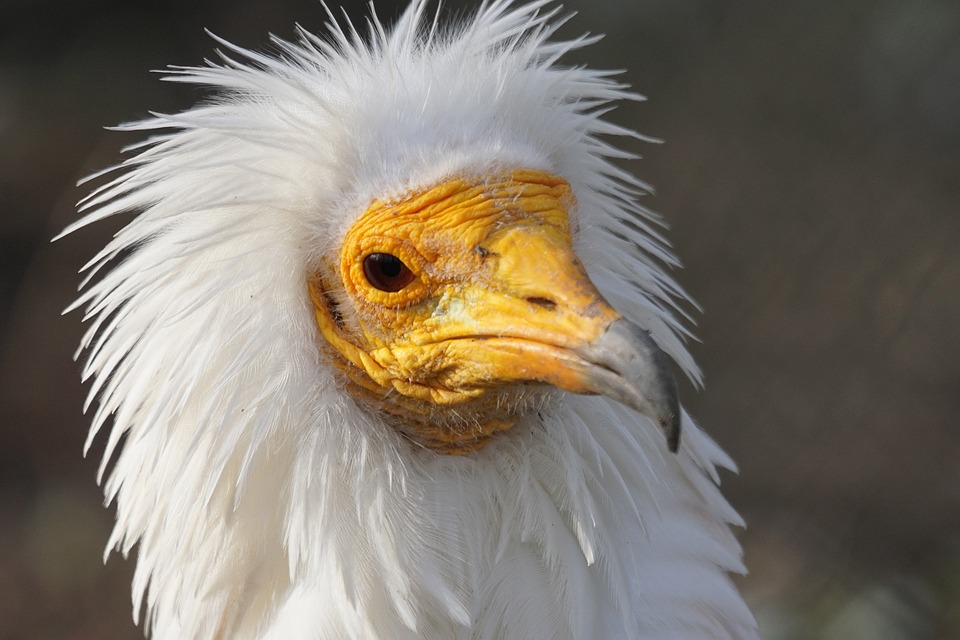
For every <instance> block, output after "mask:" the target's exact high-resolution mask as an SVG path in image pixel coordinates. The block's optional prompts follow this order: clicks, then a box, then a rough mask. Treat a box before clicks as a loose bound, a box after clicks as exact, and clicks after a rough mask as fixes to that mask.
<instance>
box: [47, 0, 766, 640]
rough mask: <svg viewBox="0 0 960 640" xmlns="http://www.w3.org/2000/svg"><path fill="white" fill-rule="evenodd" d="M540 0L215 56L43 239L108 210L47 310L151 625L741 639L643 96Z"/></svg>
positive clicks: (159, 633) (247, 632)
mask: <svg viewBox="0 0 960 640" xmlns="http://www.w3.org/2000/svg"><path fill="white" fill-rule="evenodd" d="M545 6H546V3H545V2H534V3H532V4H528V5H522V6H520V5H514V3H512V2H511V1H510V0H493V1H491V2H487V3H484V4H483V5H482V6H481V7H480V8H479V9H478V10H477V11H476V13H475V14H473V15H472V16H471V17H469V18H466V19H464V20H462V21H460V22H457V23H454V24H445V23H444V21H443V20H439V19H438V18H437V16H435V15H432V13H430V12H428V7H427V2H426V0H414V1H413V3H412V4H411V6H410V7H409V8H408V9H407V10H406V11H405V12H404V13H403V14H402V15H401V16H400V17H399V19H398V20H397V21H396V23H395V24H393V25H392V26H389V27H388V26H386V25H384V24H382V23H381V22H380V21H379V19H378V18H377V17H376V16H372V17H371V18H370V20H369V23H368V26H369V29H367V30H365V31H364V32H363V33H360V32H358V30H356V29H355V28H354V26H353V25H352V24H350V23H349V21H346V20H343V19H341V20H339V21H338V19H337V18H335V17H334V16H333V14H331V15H330V21H329V25H328V28H327V32H326V33H325V34H324V35H322V36H317V35H314V34H312V33H308V32H306V31H303V30H300V31H299V32H298V38H297V40H296V41H295V42H287V41H283V40H280V39H273V40H272V48H273V49H274V50H276V51H277V53H275V54H273V55H266V54H261V53H257V52H254V51H248V50H245V49H241V48H239V47H237V46H234V45H232V44H230V43H228V42H226V41H223V40H219V41H218V42H219V44H220V45H221V47H222V52H221V53H220V58H219V61H217V62H208V63H207V66H201V67H172V68H171V69H170V71H169V74H168V75H167V77H166V79H167V80H169V81H173V82H184V83H191V84H197V85H203V86H206V87H209V88H211V89H212V91H213V92H214V97H213V98H212V99H210V100H209V101H206V102H203V103H201V104H199V105H197V106H195V107H193V108H191V109H189V110H187V111H184V112H182V113H176V114H169V115H164V114H159V115H154V116H152V117H150V118H149V119H146V120H143V121H140V122H135V123H132V124H128V125H125V126H124V127H122V129H125V130H128V131H143V132H150V137H149V138H148V139H147V141H146V142H145V143H143V144H142V145H140V146H138V147H135V148H134V152H133V155H132V156H131V157H130V158H129V159H128V160H127V161H126V162H124V163H123V164H122V165H120V166H119V167H116V168H115V169H114V172H115V175H114V177H113V178H112V179H111V180H108V181H106V182H105V184H103V185H102V186H100V187H98V188H97V189H95V190H94V191H93V192H92V193H91V194H90V195H89V196H88V197H87V198H86V199H85V200H84V201H82V204H81V210H82V211H83V212H84V213H85V216H84V217H83V218H82V219H81V220H80V221H79V222H77V223H76V224H75V225H74V226H73V227H71V228H69V229H67V230H66V231H65V232H64V233H69V232H70V231H71V230H73V229H74V228H77V227H81V226H85V225H88V224H91V223H93V222H96V221H98V220H101V219H103V218H106V217H109V216H113V215H117V214H123V213H128V212H132V213H135V214H136V215H135V216H134V217H133V218H132V220H131V221H130V222H129V223H128V224H127V226H126V227H125V228H124V229H123V230H122V231H120V232H119V233H118V234H117V235H116V236H115V237H114V238H113V239H112V240H111V241H110V242H109V243H108V244H107V246H106V247H105V248H104V249H103V250H102V251H101V252H100V253H99V254H98V255H97V256H96V257H94V258H93V259H92V260H91V261H90V263H89V264H88V265H87V267H86V268H87V270H88V271H89V272H90V277H89V278H88V279H87V281H86V282H85V289H84V291H83V293H82V294H81V295H80V297H79V299H78V300H77V302H76V303H75V305H74V306H77V307H85V308H86V318H87V319H89V320H90V321H91V326H90V328H89V330H88V332H87V334H86V336H85V338H84V340H83V345H82V347H83V349H85V350H86V351H87V361H86V365H85V368H84V377H85V378H92V379H93V385H92V390H91V394H90V397H91V400H92V399H97V400H98V408H97V410H96V412H95V414H94V416H93V424H92V427H91V430H90V435H89V438H88V443H87V446H88V447H89V441H90V440H92V439H93V438H94V437H95V436H96V434H97V433H98V432H100V431H101V430H102V429H103V427H104V425H106V424H108V423H110V426H109V428H108V429H105V430H107V431H109V436H108V437H107V442H106V452H105V454H104V457H103V463H102V464H101V468H100V478H101V479H103V477H104V475H105V474H106V481H105V494H106V497H107V499H108V500H109V501H114V502H115V503H116V508H117V522H116V527H115V529H114V532H113V535H112V536H111V538H110V541H109V543H108V553H109V550H110V549H114V548H115V549H118V550H120V551H121V552H122V553H123V554H124V555H127V554H128V553H129V552H130V551H131V550H133V549H134V548H136V553H137V567H136V573H135V577H134V581H133V600H134V603H135V604H134V619H135V621H136V622H137V623H138V624H139V623H141V622H142V624H143V626H144V627H145V630H146V631H147V632H148V633H149V634H150V636H151V637H152V638H155V639H158V640H167V639H174V638H176V639H210V638H217V639H222V638H275V639H290V638H337V639H341V638H391V639H394V638H396V639H402V638H444V639H448V638H463V639H467V638H470V639H473V638H476V639H481V638H489V639H502V638H508V639H509V638H524V639H529V640H534V639H538V638H551V639H560V638H590V639H604V638H662V639H666V638H678V639H685V640H686V639H691V638H736V639H749V638H755V637H756V630H755V623H754V621H753V618H752V616H751V614H750V612H749V611H748V609H747V607H746V606H745V604H744V602H743V600H742V599H741V597H740V595H739V594H738V593H737V590H736V588H735V587H734V586H733V584H732V583H731V581H730V579H729V577H728V574H729V573H730V572H742V571H743V570H744V568H743V565H742V562H741V553H740V548H739V545H738V543H737V541H736V540H735V538H734V536H733V535H732V533H731V531H730V525H731V524H733V525H739V524H741V522H740V519H739V517H738V515H737V514H736V512H735V511H734V510H733V509H732V508H731V507H730V506H729V505H728V504H727V502H726V501H725V500H724V498H723V497H722V495H721V494H720V492H719V489H718V482H719V480H718V477H717V468H718V467H726V468H732V467H733V463H732V462H731V461H730V459H729V458H728V457H727V456H726V455H725V454H724V453H723V452H722V451H721V450H720V448H719V447H718V446H717V445H716V444H714V443H713V441H712V440H710V439H709V437H708V436H706V435H705V434H704V433H703V432H702V431H701V430H700V429H699V428H698V427H697V426H696V425H695V424H694V423H693V421H692V420H691V419H690V417H689V416H688V415H687V413H686V412H685V411H684V410H683V409H682V407H681V406H680V405H679V403H678V399H677V392H676V387H675V384H674V380H673V377H672V375H671V372H670V370H671V367H672V366H674V364H673V363H674V362H675V363H676V365H675V366H677V367H678V368H679V369H680V370H681V371H683V373H684V374H685V375H687V376H688V377H690V378H691V379H692V380H693V381H694V382H695V383H699V376H700V374H699V371H698V369H697V368H696V365H695V363H694V362H693V361H692V359H691V357H690V355H689V353H688V352H687V351H686V349H685V347H684V340H685V338H686V337H687V335H688V333H687V329H686V328H685V324H684V323H685V322H686V321H687V320H688V318H687V317H686V312H685V310H684V309H685V307H687V306H688V305H689V301H688V299H687V297H686V295H685V294H684V292H683V290H682V289H681V288H680V287H679V286H678V285H677V284H676V283H675V282H674V280H673V279H672V278H671V277H670V276H669V275H668V273H667V269H669V268H670V267H673V266H676V264H677V262H676V259H675V258H674V257H673V255H672V254H671V252H670V250H669V248H668V245H667V243H666V240H664V238H663V237H662V236H661V235H660V233H659V231H658V227H659V226H660V223H659V219H658V218H657V216H656V215H654V214H653V213H651V212H650V211H649V210H647V209H646V208H645V207H643V206H642V205H641V204H640V202H639V200H640V198H641V197H642V196H643V195H644V194H645V193H646V192H647V191H648V187H647V186H646V185H645V184H644V183H643V182H642V181H640V180H638V179H637V178H635V177H634V176H632V175H631V174H629V173H627V172H626V171H624V170H623V169H622V168H621V167H619V166H618V165H617V164H616V162H618V161H619V160H621V159H624V158H629V157H630V153H629V152H626V151H623V150H621V149H620V148H618V147H617V146H615V145H614V142H615V141H616V139H617V138H621V139H623V138H626V139H632V138H638V137H639V136H637V134H635V133H633V132H632V131H630V130H627V129H624V128H622V127H620V126H617V125H615V124H612V123H610V122H608V121H606V120H604V118H603V116H604V114H605V113H606V112H607V111H608V110H609V107H610V104H611V103H612V102H615V101H618V100H635V99H638V98H639V96H637V95H635V94H633V93H630V92H629V91H628V90H627V88H626V87H625V86H624V85H622V84H619V83H618V82H617V81H616V80H615V79H614V78H613V74H611V73H609V72H605V71H594V70H590V69H586V68H582V67H570V66H564V65H563V63H562V62H561V60H562V58H563V56H564V55H565V54H567V53H569V52H570V51H572V50H575V49H578V48H580V47H582V46H584V45H587V44H589V43H591V42H592V41H593V40H594V39H593V38H590V37H581V38H578V39H575V40H556V39H552V37H553V36H554V34H555V31H556V29H557V28H558V27H559V25H560V24H561V23H562V22H563V19H557V9H548V8H545ZM437 12H438V13H439V9H437ZM94 274H97V276H96V278H95V277H94ZM681 433H682V437H681ZM664 436H665V437H664ZM111 460H112V461H113V462H112V465H110V466H111V468H110V470H109V473H106V471H107V469H106V467H107V466H108V461H111ZM142 610H145V615H144V616H143V617H142V618H141V612H142Z"/></svg>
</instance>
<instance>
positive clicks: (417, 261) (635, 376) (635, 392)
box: [308, 169, 680, 453]
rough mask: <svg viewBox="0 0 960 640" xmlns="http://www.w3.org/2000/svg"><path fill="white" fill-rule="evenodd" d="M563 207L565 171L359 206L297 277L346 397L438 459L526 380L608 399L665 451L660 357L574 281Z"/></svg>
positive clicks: (667, 420)
mask: <svg viewBox="0 0 960 640" xmlns="http://www.w3.org/2000/svg"><path fill="white" fill-rule="evenodd" d="M575 207H576V198H575V197H574V195H573V193H572V191H571V188H570V185H569V183H568V182H567V181H566V180H564V179H563V178H562V177H559V176H556V175H551V174H549V173H545V172H543V171H536V170H530V169H514V170H510V171H494V172H488V173H484V174H479V175H456V176H453V177H450V178H448V179H445V180H443V181H441V182H439V183H438V184H435V185H431V186H424V187H422V188H418V189H414V190H412V191H411V192H410V193H407V194H404V195H402V196H400V197H397V198H393V199H390V200H388V201H381V200H379V199H378V200H374V201H373V202H372V203H371V204H370V205H369V206H368V207H367V208H366V210H365V211H363V212H362V213H361V214H360V215H359V217H358V218H357V219H356V220H355V221H353V223H352V224H351V225H350V227H349V228H348V230H347V231H346V234H345V236H344V238H343V240H342V242H341V243H340V247H339V250H338V251H337V252H336V255H330V256H325V257H324V260H322V261H321V263H320V264H319V265H318V268H317V270H316V271H315V272H314V273H312V274H311V275H310V277H309V279H308V287H309V290H310V294H311V299H312V302H313V305H314V309H315V315H316V321H317V326H318V328H319V330H320V335H321V336H322V337H323V338H324V340H325V341H326V342H327V343H328V345H329V346H330V347H332V349H328V352H329V353H332V355H333V357H334V358H335V359H336V361H338V362H339V363H340V366H341V369H342V370H343V371H344V372H345V373H346V375H347V377H348V379H349V381H350V383H351V388H352V390H353V391H354V393H355V394H357V395H359V396H360V397H363V398H365V400H366V401H367V402H368V403H371V404H374V405H376V406H377V407H381V408H384V409H386V411H387V412H388V413H390V414H392V415H394V416H395V417H396V420H395V421H394V422H395V424H396V425H397V427H398V428H399V429H400V430H401V432H402V433H403V434H404V435H405V436H407V437H408V438H410V439H411V440H412V441H414V442H416V443H417V444H422V445H424V446H426V447H428V448H431V449H434V450H437V451H440V452H444V453H469V452H470V451H473V450H476V449H478V448H480V447H482V446H483V445H484V444H485V443H486V442H487V441H488V440H489V439H490V438H491V437H492V436H493V435H494V434H496V433H497V432H500V431H503V430H506V429H508V428H510V427H512V426H513V424H514V422H515V421H516V418H517V415H518V414H520V413H521V412H523V411H527V410H530V407H531V396H532V397H533V398H534V399H535V398H536V394H531V393H530V387H531V385H539V386H542V385H550V386H552V387H556V388H559V389H562V390H565V391H571V392H574V393H594V394H606V395H609V396H611V397H613V398H615V399H617V400H620V401H622V402H624V403H626V404H628V405H630V406H632V407H634V408H636V409H638V410H640V411H642V412H644V413H645V414H647V415H649V416H650V417H651V418H653V419H654V420H655V421H656V422H657V423H658V424H660V425H661V427H662V428H663V429H664V431H665V433H666V436H667V440H668V443H669V445H670V448H671V449H672V450H676V447H677V443H678V438H679V413H680V412H679V408H678V403H677V394H676V390H675V386H674V382H673V378H672V376H671V374H670V371H669V368H668V366H667V358H666V356H665V355H664V354H663V353H662V352H661V351H660V349H659V348H658V347H657V346H656V344H655V343H654V342H653V341H652V340H651V339H650V338H649V336H648V334H647V332H645V331H643V330H641V329H639V328H637V327H636V326H635V325H632V324H630V323H629V322H628V321H626V320H625V319H623V317H622V316H621V315H620V314H619V313H617V311H615V310H614V309H613V308H612V307H611V306H610V305H609V304H608V303H607V302H606V300H604V298H603V296H602V295H601V294H600V292H599V291H598V290H597V288H596V287H595V286H594V285H593V283H592V282H591V281H590V278H589V276H588V275H587V273H586V270H585V269H584V267H583V263H582V262H581V260H580V259H579V258H578V257H577V254H576V253H575V252H574V250H573V237H572V233H571V222H570V212H571V211H572V210H573V209H574V208H575ZM335 291H340V292H343V294H342V295H341V296H340V298H339V301H338V298H337V297H336V296H334V295H333V293H332V292H335ZM344 307H347V308H346V309H344Z"/></svg>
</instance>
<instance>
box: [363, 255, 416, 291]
mask: <svg viewBox="0 0 960 640" xmlns="http://www.w3.org/2000/svg"><path fill="white" fill-rule="evenodd" d="M363 275H364V276H366V278H367V282H369V283H370V285H371V286H372V287H374V288H376V289H379V290H380V291H386V292H388V293H392V292H394V291H400V289H403V288H404V287H405V286H407V285H408V284H410V283H411V282H413V279H414V278H415V277H416V276H414V275H413V271H410V267H408V266H407V265H405V264H403V262H402V261H401V260H400V258H398V257H396V256H392V255H390V254H389V253H371V254H370V255H368V256H367V257H366V258H364V259H363Z"/></svg>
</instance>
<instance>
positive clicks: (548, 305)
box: [527, 296, 557, 311]
mask: <svg viewBox="0 0 960 640" xmlns="http://www.w3.org/2000/svg"><path fill="white" fill-rule="evenodd" d="M527 302H529V303H530V304H535V305H537V306H538V307H542V308H544V309H546V310H547V311H552V310H554V309H556V308H557V303H556V302H554V301H553V300H551V299H550V298H541V297H539V296H533V297H531V298H527Z"/></svg>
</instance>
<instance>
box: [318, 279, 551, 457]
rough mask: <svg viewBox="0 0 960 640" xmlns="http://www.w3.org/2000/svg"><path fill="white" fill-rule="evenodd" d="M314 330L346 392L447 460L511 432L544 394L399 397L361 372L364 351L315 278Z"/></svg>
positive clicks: (527, 391) (527, 390)
mask: <svg viewBox="0 0 960 640" xmlns="http://www.w3.org/2000/svg"><path fill="white" fill-rule="evenodd" d="M308 286H309V290H310V295H311V297H313V302H314V309H315V315H316V320H317V326H318V327H319V329H320V332H321V334H322V335H323V337H324V338H325V342H326V343H327V344H326V345H325V346H326V347H327V348H324V349H323V351H324V353H325V355H326V356H327V357H328V358H329V361H330V362H331V363H332V364H334V365H335V366H336V368H337V369H338V370H339V371H340V372H341V373H342V374H343V378H344V382H345V388H346V390H347V391H348V392H349V393H350V395H351V396H352V397H353V398H354V400H355V401H357V403H358V404H360V405H361V406H363V407H365V408H366V409H368V410H370V411H371V412H372V413H375V414H377V415H379V416H380V417H381V418H382V419H383V420H384V422H385V423H386V424H388V425H390V426H391V427H393V428H394V429H396V430H397V432H398V433H400V435H402V436H403V437H404V438H406V439H407V440H409V441H410V442H411V443H412V444H413V445H414V446H416V447H421V448H425V449H429V450H432V451H434V452H436V453H440V454H446V455H468V454H470V453H473V452H475V451H479V450H480V449H482V448H483V447H484V446H486V445H487V444H489V443H490V441H491V440H492V439H493V437H494V436H496V435H497V434H498V433H501V432H503V431H507V430H509V429H511V428H512V427H513V426H514V425H515V424H516V423H517V421H518V420H519V419H520V417H521V416H522V415H523V414H524V413H526V411H527V410H529V409H530V408H533V407H535V406H537V404H538V401H537V398H538V397H541V396H542V395H543V394H542V393H540V394H537V393H532V392H531V389H530V388H525V387H515V388H511V389H502V390H499V391H498V392H495V393H486V394H483V395H480V396H478V397H475V398H469V399H466V400H464V401H463V402H459V403H455V404H450V403H436V402H431V401H428V400H420V399H417V398H412V397H410V396H407V395H404V394H403V393H398V392H397V390H396V389H395V388H394V387H392V386H390V387H388V386H383V385H381V384H379V383H377V382H376V381H375V380H374V379H373V378H371V377H370V375H369V374H368V373H367V371H366V370H365V369H364V368H361V367H360V366H357V365H356V364H354V363H353V362H351V360H350V355H348V354H350V353H353V354H356V355H358V356H359V354H360V353H362V351H361V350H360V348H359V347H357V346H356V345H354V344H352V343H351V342H350V341H349V340H348V339H347V338H346V337H345V336H344V329H345V327H344V325H343V319H342V317H340V316H339V312H338V305H337V304H336V303H335V302H334V301H333V300H332V299H331V298H330V297H329V296H324V295H323V294H321V293H320V292H322V291H324V290H325V288H324V285H323V281H322V280H321V278H320V277H319V276H314V278H313V279H312V280H311V281H310V283H309V285H308Z"/></svg>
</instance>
